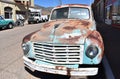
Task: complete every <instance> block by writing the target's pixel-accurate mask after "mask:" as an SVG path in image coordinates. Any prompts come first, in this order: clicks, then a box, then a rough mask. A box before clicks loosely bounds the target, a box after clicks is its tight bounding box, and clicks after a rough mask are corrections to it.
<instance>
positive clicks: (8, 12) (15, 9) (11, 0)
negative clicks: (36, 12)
mask: <svg viewBox="0 0 120 79" xmlns="http://www.w3.org/2000/svg"><path fill="white" fill-rule="evenodd" d="M29 7H34V0H0V15H2V16H4V17H5V18H6V19H13V20H14V21H16V20H17V15H21V16H22V17H23V18H24V19H25V20H26V19H27V17H28V10H29Z"/></svg>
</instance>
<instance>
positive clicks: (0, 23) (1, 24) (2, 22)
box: [0, 16, 14, 29]
mask: <svg viewBox="0 0 120 79" xmlns="http://www.w3.org/2000/svg"><path fill="white" fill-rule="evenodd" d="M13 27H14V21H13V20H12V19H5V18H4V17H2V16H0V28H1V29H5V28H8V29H12V28H13Z"/></svg>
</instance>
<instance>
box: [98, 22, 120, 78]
mask: <svg viewBox="0 0 120 79" xmlns="http://www.w3.org/2000/svg"><path fill="white" fill-rule="evenodd" d="M97 30H98V31H99V32H100V33H101V35H102V37H103V41H104V46H105V51H104V52H105V55H106V58H107V60H108V63H109V65H110V67H111V69H112V72H113V75H114V77H115V79H120V29H119V28H115V27H114V26H110V25H106V24H103V23H97Z"/></svg>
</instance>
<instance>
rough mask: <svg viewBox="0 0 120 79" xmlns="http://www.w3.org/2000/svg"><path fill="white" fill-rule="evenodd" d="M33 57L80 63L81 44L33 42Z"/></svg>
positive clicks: (51, 61)
mask: <svg viewBox="0 0 120 79" xmlns="http://www.w3.org/2000/svg"><path fill="white" fill-rule="evenodd" d="M33 45H34V52H35V58H36V59H38V60H42V61H46V62H50V63H56V64H80V62H81V58H80V57H81V56H80V55H81V54H80V53H81V45H61V44H50V43H34V44H33Z"/></svg>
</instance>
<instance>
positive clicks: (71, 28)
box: [63, 26, 76, 30]
mask: <svg viewBox="0 0 120 79" xmlns="http://www.w3.org/2000/svg"><path fill="white" fill-rule="evenodd" d="M63 29H65V30H74V29H76V27H74V26H73V27H71V26H65V27H63Z"/></svg>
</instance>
